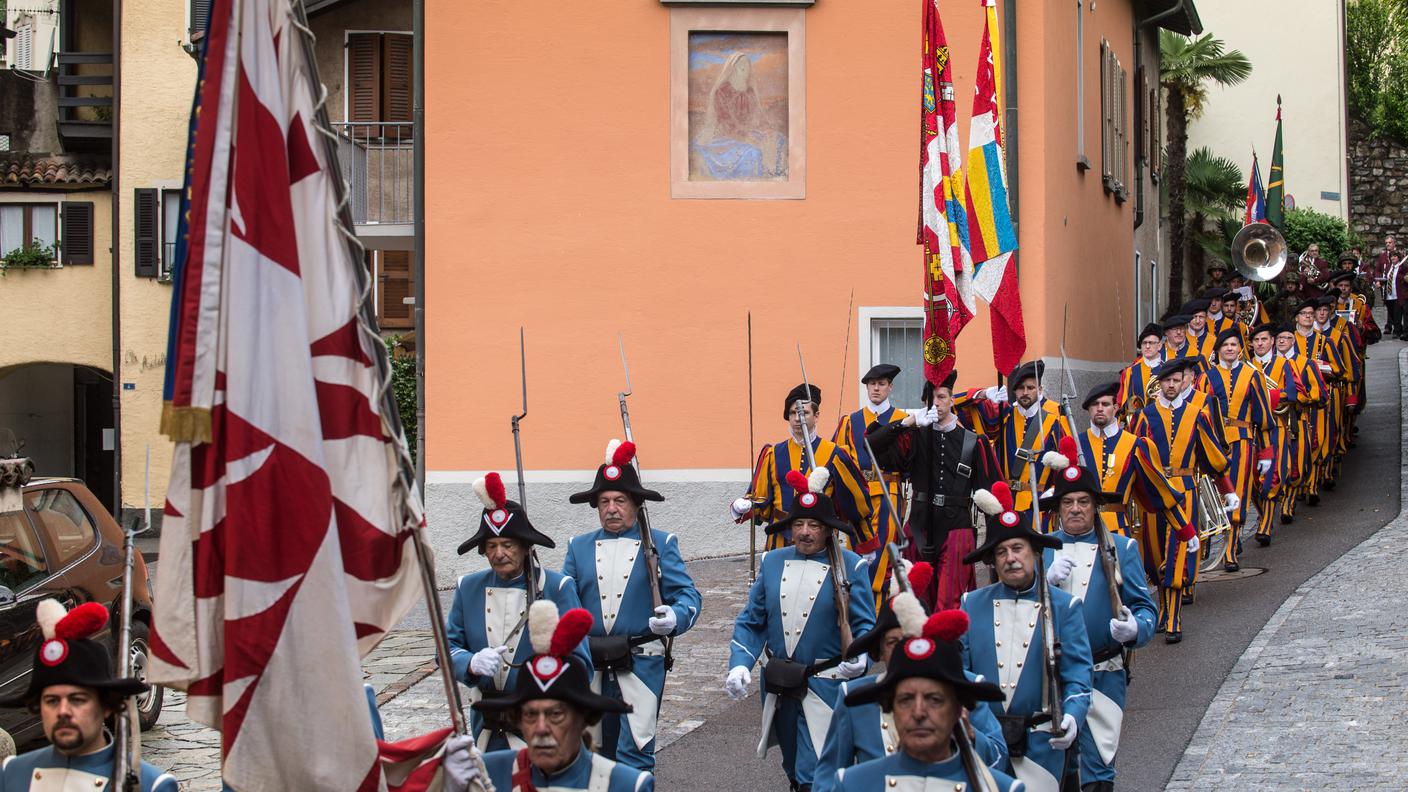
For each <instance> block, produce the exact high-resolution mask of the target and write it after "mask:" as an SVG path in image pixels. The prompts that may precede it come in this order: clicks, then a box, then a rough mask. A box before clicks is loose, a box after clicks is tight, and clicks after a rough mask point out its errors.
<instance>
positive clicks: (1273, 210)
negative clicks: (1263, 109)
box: [1266, 94, 1286, 232]
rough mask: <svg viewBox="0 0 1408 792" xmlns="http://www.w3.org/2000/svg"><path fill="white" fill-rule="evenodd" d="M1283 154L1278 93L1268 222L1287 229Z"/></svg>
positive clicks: (1267, 196) (1268, 187)
mask: <svg viewBox="0 0 1408 792" xmlns="http://www.w3.org/2000/svg"><path fill="white" fill-rule="evenodd" d="M1283 164H1284V163H1283V162H1282V156H1281V96H1280V94H1277V95H1276V145H1275V146H1273V147H1272V149H1271V173H1270V174H1269V175H1268V177H1267V180H1266V222H1268V223H1270V224H1271V225H1272V226H1273V227H1274V228H1275V229H1276V230H1277V231H1282V232H1284V231H1285V230H1286V174H1285V169H1284V168H1283V167H1282V165H1283Z"/></svg>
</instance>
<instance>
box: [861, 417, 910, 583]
mask: <svg viewBox="0 0 1408 792" xmlns="http://www.w3.org/2000/svg"><path fill="white" fill-rule="evenodd" d="M860 441H861V442H862V443H864V444H865V453H867V454H869V455H870V467H871V470H873V471H874V472H875V480H876V481H878V482H880V495H881V497H882V498H884V501H885V508H886V510H888V511H889V512H890V519H892V520H899V512H896V511H895V502H894V501H893V500H891V499H890V484H889V482H887V481H885V471H883V470H881V469H880V463H879V462H877V461H876V460H875V449H874V448H872V447H871V446H870V438H869V437H866V436H865V433H864V432H862V433H861V436H860ZM896 528H898V526H896ZM895 535H896V536H899V535H900V531H898V530H896V531H895ZM885 552H886V553H889V555H890V569H896V570H902V569H904V565H903V564H901V563H900V558H901V556H900V546H899V545H898V544H896V543H894V542H886V543H885ZM895 577H896V579H898V580H899V581H900V591H909V577H908V576H907V575H904V574H899V575H895Z"/></svg>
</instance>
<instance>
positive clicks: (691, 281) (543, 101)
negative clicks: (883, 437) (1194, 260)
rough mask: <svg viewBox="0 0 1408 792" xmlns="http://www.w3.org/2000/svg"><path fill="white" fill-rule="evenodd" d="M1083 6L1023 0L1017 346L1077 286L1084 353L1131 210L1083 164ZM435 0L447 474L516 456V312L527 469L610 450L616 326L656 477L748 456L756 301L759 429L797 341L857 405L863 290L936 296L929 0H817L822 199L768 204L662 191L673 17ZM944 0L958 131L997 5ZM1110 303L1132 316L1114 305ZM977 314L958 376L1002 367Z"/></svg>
mask: <svg viewBox="0 0 1408 792" xmlns="http://www.w3.org/2000/svg"><path fill="white" fill-rule="evenodd" d="M1071 5H1072V4H1070V3H1069V2H1066V0H1030V1H1027V0H1024V2H1023V3H1022V15H1021V17H1020V25H1019V30H1018V38H1019V45H1018V52H1019V56H1018V60H1019V65H1018V80H1019V81H1020V96H1019V99H1020V102H1021V117H1020V122H1019V131H1020V146H1021V149H1020V164H1021V179H1022V182H1021V185H1020V190H1021V221H1022V222H1021V229H1020V242H1021V244H1022V246H1023V249H1022V251H1021V253H1020V254H1019V260H1020V265H1021V274H1022V285H1021V292H1022V299H1023V303H1024V305H1025V308H1026V327H1027V332H1028V340H1029V343H1028V357H1031V356H1037V355H1055V354H1057V353H1058V346H1059V343H1060V333H1061V315H1062V310H1063V308H1064V306H1065V305H1066V304H1068V303H1070V304H1071V307H1072V309H1073V311H1074V315H1073V316H1072V320H1071V324H1072V326H1071V331H1070V338H1069V339H1068V342H1067V347H1068V350H1069V352H1070V353H1071V355H1072V357H1075V358H1084V359H1087V360H1096V361H1116V360H1123V359H1125V358H1127V357H1128V355H1129V353H1128V349H1129V342H1128V336H1130V335H1131V334H1132V332H1133V318H1132V308H1133V295H1132V294H1131V285H1132V264H1131V258H1132V253H1133V242H1132V224H1133V220H1132V214H1133V201H1130V202H1127V203H1125V204H1124V205H1122V206H1121V205H1118V204H1116V203H1115V202H1114V201H1113V200H1112V199H1110V198H1109V197H1108V196H1106V195H1105V194H1104V191H1103V189H1102V187H1101V184H1100V176H1099V171H1098V167H1099V163H1098V161H1097V162H1096V168H1097V170H1095V171H1094V172H1093V174H1085V175H1083V176H1082V175H1080V174H1079V173H1078V172H1077V170H1076V166H1075V157H1074V151H1075V148H1074V138H1073V134H1074V133H1073V129H1074V117H1075V111H1074V106H1075V89H1074V86H1073V85H1072V80H1071V75H1072V72H1073V65H1074V62H1075V55H1074V41H1075V17H1074V11H1073V9H1071V10H1070V11H1069V13H1068V8H1069V6H1071ZM426 13H427V20H426V91H427V97H426V124H427V128H426V140H427V169H426V170H427V184H426V208H425V213H426V267H427V288H426V292H427V298H426V306H425V307H426V317H427V322H428V327H427V334H426V338H427V345H426V349H427V355H428V359H427V375H426V376H427V388H428V390H427V405H428V411H429V416H428V420H427V423H426V426H427V432H428V433H429V436H428V441H427V445H428V448H427V452H428V453H427V460H428V467H429V468H430V469H432V470H437V471H466V470H470V471H472V470H485V469H494V468H495V467H503V466H506V465H508V464H509V463H510V462H511V460H512V458H513V457H512V443H511V440H510V436H509V433H508V431H507V428H508V417H509V416H510V415H511V414H512V413H513V412H515V411H516V409H517V401H518V398H519V396H518V384H517V374H518V356H517V349H516V345H517V335H518V327H519V325H525V326H526V328H527V334H528V345H529V362H528V374H529V378H530V382H531V390H532V392H533V395H534V399H535V404H534V406H533V407H532V414H531V415H530V417H529V418H528V419H527V422H526V423H525V435H524V443H525V455H526V457H527V465H528V467H529V468H530V469H537V470H543V469H548V470H552V469H582V468H590V467H593V466H595V465H596V464H599V462H598V460H599V458H600V454H601V449H602V446H603V445H604V444H605V441H606V440H607V439H608V438H609V437H611V436H613V435H616V434H619V432H620V423H619V417H618V414H617V410H616V400H615V394H616V391H618V390H620V389H621V388H622V387H623V380H622V375H621V369H620V363H619V358H618V355H617V350H616V334H617V332H624V333H625V336H626V341H627V344H628V347H629V351H630V355H631V364H632V370H633V374H634V379H635V382H634V384H635V387H636V391H637V396H636V397H635V398H634V399H633V401H632V408H633V418H634V419H635V424H636V428H637V430H638V434H639V436H640V439H641V441H642V443H643V444H642V457H643V458H645V457H647V456H648V464H649V465H650V466H652V467H654V468H657V469H658V468H738V467H742V466H743V465H744V464H745V460H744V454H745V453H750V451H749V449H747V448H745V445H746V443H747V440H746V438H747V434H748V413H747V406H748V390H747V377H748V370H747V365H748V348H747V343H746V336H745V316H746V315H747V312H748V311H750V310H751V311H752V315H753V337H754V349H753V353H754V361H755V365H754V372H753V374H754V393H755V399H756V405H757V406H756V411H755V413H756V427H757V440H758V441H759V442H761V441H764V440H766V439H768V438H771V437H773V436H774V435H777V434H780V432H781V430H782V424H781V418H780V412H781V401H782V399H783V395H784V394H785V393H786V391H787V389H788V388H790V387H791V386H793V385H794V384H796V383H797V382H798V380H799V379H800V375H799V373H798V368H797V356H796V344H797V343H798V342H801V343H802V344H803V346H804V349H805V351H806V354H807V363H808V366H809V369H810V373H811V376H812V377H813V378H814V381H815V382H816V383H817V384H820V385H821V386H822V388H823V389H824V391H825V392H826V395H827V398H826V399H825V400H824V401H825V402H826V403H825V404H824V405H823V420H822V425H823V426H825V427H827V428H828V430H829V428H830V427H831V426H834V423H833V422H834V420H835V416H836V415H837V414H838V413H839V412H840V411H841V410H842V409H846V410H849V409H854V406H853V405H854V404H855V402H854V394H855V393H856V387H857V384H856V380H857V379H858V377H857V376H856V372H855V371H854V366H855V360H856V352H855V345H856V343H857V341H856V338H855V335H856V331H855V327H854V316H855V313H854V311H853V313H852V315H851V322H852V328H851V348H850V350H849V352H843V349H844V346H843V341H844V339H845V335H846V323H847V301H848V297H849V295H850V293H851V290H852V289H854V290H855V305H856V307H857V308H859V307H860V306H917V305H918V304H919V299H920V290H921V285H922V280H921V272H922V269H921V267H922V264H921V261H920V252H919V250H918V248H917V247H916V246H915V244H914V235H915V224H916V213H917V204H918V195H917V193H918V189H919V185H918V173H917V171H918V161H917V157H918V120H919V119H918V113H919V107H918V101H917V99H918V96H919V55H920V42H919V35H920V18H919V13H920V6H919V4H917V3H913V4H911V3H899V2H884V3H880V2H867V3H845V2H830V1H829V0H828V2H824V3H818V4H816V5H815V6H813V7H811V8H809V9H808V10H807V11H806V12H805V14H806V63H805V68H806V87H807V107H806V114H807V131H806V137H807V140H806V145H807V185H806V198H805V199H804V200H775V201H762V200H752V201H737V200H672V199H671V198H670V182H669V178H670V177H669V151H670V104H669V102H670V97H669V87H670V77H669V73H670V61H669V30H670V9H669V8H667V7H664V6H662V5H660V4H658V3H653V2H642V3H615V4H587V3H576V4H571V3H569V4H563V3H549V2H545V1H544V0H512V1H510V0H493V1H491V0H483V1H481V2H478V3H473V4H449V3H445V4H433V3H432V4H429V5H428V7H427V11H426ZM943 14H944V25H945V28H946V32H947V35H948V40H949V44H950V47H951V53H952V57H953V60H952V62H953V64H954V68H955V86H954V91H955V96H956V97H958V99H957V105H958V115H959V129H960V130H961V135H960V137H961V139H962V140H963V141H964V142H965V144H966V141H967V139H968V131H967V130H968V120H967V118H968V114H969V110H970V108H971V102H972V96H973V73H974V65H975V62H976V59H977V52H978V42H979V36H980V34H981V31H982V17H981V15H980V7H979V5H978V4H977V3H971V4H954V3H946V4H944V8H943ZM1130 15H1131V12H1130V3H1129V2H1128V0H1114V2H1110V3H1100V4H1099V10H1098V13H1093V14H1091V15H1090V16H1089V17H1088V18H1087V21H1086V29H1085V35H1086V39H1085V41H1086V43H1087V46H1086V48H1085V50H1086V53H1085V63H1086V69H1087V71H1086V74H1087V82H1086V97H1087V101H1086V110H1085V112H1086V129H1087V132H1086V135H1087V149H1088V150H1091V151H1093V152H1094V156H1095V158H1096V159H1097V160H1098V154H1099V128H1100V127H1099V120H1100V109H1099V95H1100V89H1099V80H1098V75H1099V65H1098V58H1099V47H1098V42H1099V40H1100V37H1101V36H1102V35H1103V36H1106V37H1108V38H1109V39H1111V41H1113V42H1114V43H1115V45H1116V49H1117V50H1118V51H1119V53H1120V55H1121V57H1122V59H1123V61H1124V63H1125V64H1126V65H1128V66H1129V68H1130V73H1131V79H1132V75H1133V67H1132V63H1133V57H1132V52H1131V50H1132V35H1133V34H1132V23H1131V18H1130ZM1091 42H1094V44H1091ZM1097 294H1098V295H1099V297H1100V300H1101V301H1100V302H1099V303H1098V304H1093V302H1092V296H1093V295H1097ZM1116 295H1122V297H1123V311H1122V312H1120V313H1118V314H1116V313H1114V312H1113V308H1114V306H1113V305H1110V306H1107V305H1106V301H1107V300H1108V301H1110V302H1113V301H1114V300H1115V299H1116V298H1117V297H1116ZM1093 309H1098V310H1099V311H1100V314H1099V315H1100V317H1101V319H1100V321H1092V316H1093ZM979 312H980V313H979V318H978V319H977V320H976V321H974V322H973V323H972V324H970V325H969V326H968V328H967V329H966V330H965V331H964V333H963V336H962V338H961V339H960V344H959V357H958V368H959V372H960V380H959V382H960V384H964V385H985V384H990V383H991V382H992V381H993V370H992V363H991V360H992V356H991V347H990V341H989V329H988V324H987V320H986V308H985V307H980V308H979ZM843 356H848V363H847V366H846V368H845V369H843V367H842V359H843ZM842 378H844V379H845V381H846V392H847V397H848V398H847V400H846V403H845V404H844V405H840V406H838V404H837V398H836V394H837V388H838V385H839V383H840V381H841V379H842ZM530 425H531V430H529V428H528V427H529V426H530ZM751 461H752V460H751V455H750V458H749V459H748V460H747V462H748V463H751Z"/></svg>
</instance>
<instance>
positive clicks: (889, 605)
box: [846, 561, 934, 659]
mask: <svg viewBox="0 0 1408 792" xmlns="http://www.w3.org/2000/svg"><path fill="white" fill-rule="evenodd" d="M905 577H906V578H907V579H908V581H909V592H903V591H902V592H899V593H898V594H895V595H894V596H893V597H888V598H886V599H883V600H881V601H880V612H879V613H877V614H875V626H874V627H872V628H871V629H870V631H869V632H867V633H865V634H864V635H861V636H857V637H856V639H855V640H853V641H851V645H850V646H848V647H846V657H860V656H862V655H865V654H867V653H870V652H874V651H876V650H877V649H879V648H880V644H881V643H882V642H883V641H884V640H885V633H887V632H889V631H890V630H898V629H900V617H899V615H898V613H904V614H905V617H906V619H913V618H915V617H916V615H917V617H918V618H919V619H920V620H922V619H923V618H924V616H925V613H924V606H923V605H922V604H921V603H920V601H919V598H918V597H917V596H916V595H914V594H913V593H910V592H915V591H918V592H921V593H924V592H927V591H928V590H929V584H930V583H932V582H933V579H934V567H933V565H932V564H930V563H929V562H928V561H917V562H915V564H914V565H913V566H911V567H910V568H909V573H908V574H907V575H906V576H905ZM896 588H898V584H896ZM897 611H898V613H897ZM877 659H878V658H877Z"/></svg>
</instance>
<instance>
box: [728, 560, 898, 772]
mask: <svg viewBox="0 0 1408 792" xmlns="http://www.w3.org/2000/svg"><path fill="white" fill-rule="evenodd" d="M841 557H842V559H843V560H844V562H845V564H846V575H847V577H846V583H847V586H848V587H849V588H850V591H851V600H850V613H849V614H848V621H849V623H850V627H851V633H852V635H863V634H865V633H866V632H868V631H869V630H870V629H871V628H872V627H874V626H875V599H874V597H872V596H871V592H870V568H869V565H867V564H866V562H865V559H863V558H861V557H860V556H858V555H856V554H855V553H852V552H851V551H849V550H842V551H841ZM834 591H835V589H834V587H833V584H832V580H831V565H830V558H829V556H828V555H827V553H825V552H822V553H816V554H813V555H802V553H801V552H800V551H798V550H797V548H796V546H795V545H792V546H788V547H783V548H779V549H776V550H769V551H768V552H766V553H764V554H763V557H762V560H761V561H760V562H759V564H758V578H757V580H754V581H753V586H752V588H750V589H749V591H748V602H747V603H746V604H745V605H744V606H743V610H742V611H740V612H739V614H738V618H737V619H736V620H735V621H734V625H733V643H732V644H731V645H730V648H729V661H728V665H729V668H733V667H735V666H744V667H745V668H752V667H753V665H754V664H755V663H757V662H758V661H759V660H763V659H765V656H769V657H777V658H783V659H787V660H792V661H794V662H798V663H803V664H811V663H816V662H819V661H823V660H829V659H831V658H835V657H839V656H840V655H841V652H842V649H843V647H842V645H841V633H840V630H839V629H838V628H837V619H836V598H835V595H834ZM840 686H841V681H840V676H839V675H838V674H836V672H835V669H831V670H829V671H824V672H821V673H818V674H815V675H813V676H811V677H809V678H808V680H807V688H808V689H807V694H806V697H805V698H804V699H803V700H802V701H801V703H800V706H798V703H797V702H796V701H795V700H792V699H781V700H780V699H779V697H778V696H777V695H775V694H771V693H767V692H766V691H762V690H761V687H762V686H761V685H759V687H760V692H761V693H762V698H763V734H762V738H761V739H760V740H759V742H758V755H759V756H760V757H762V756H766V755H767V751H768V748H770V747H771V746H772V745H773V744H776V745H778V747H779V749H780V750H781V752H782V765H783V768H784V769H785V770H786V771H787V775H788V777H789V778H791V779H792V780H794V781H796V782H797V783H798V784H803V785H805V784H810V783H811V782H812V773H813V770H814V769H815V766H816V757H817V755H819V754H820V753H821V750H822V747H823V745H824V743H825V741H826V730H827V727H828V726H829V724H830V720H831V705H832V703H833V702H834V701H836V693H837V691H838V690H839V689H840Z"/></svg>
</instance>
